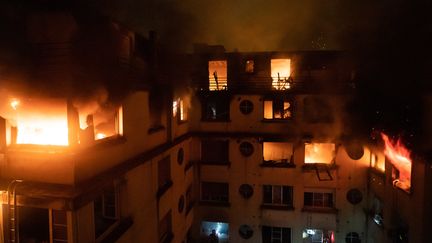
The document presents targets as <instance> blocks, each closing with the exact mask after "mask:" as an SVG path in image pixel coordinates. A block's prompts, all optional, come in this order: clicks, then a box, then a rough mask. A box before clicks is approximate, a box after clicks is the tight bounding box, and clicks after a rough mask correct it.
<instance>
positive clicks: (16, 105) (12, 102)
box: [10, 99, 20, 110]
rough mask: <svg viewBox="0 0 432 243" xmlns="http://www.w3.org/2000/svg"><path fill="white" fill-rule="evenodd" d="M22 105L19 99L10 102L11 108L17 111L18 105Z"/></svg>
mask: <svg viewBox="0 0 432 243" xmlns="http://www.w3.org/2000/svg"><path fill="white" fill-rule="evenodd" d="M19 104H20V101H19V100H17V99H14V100H12V101H11V102H10V106H11V107H12V109H14V110H16V109H17V108H18V105H19Z"/></svg>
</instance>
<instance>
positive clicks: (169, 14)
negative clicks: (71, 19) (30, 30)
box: [91, 0, 406, 51]
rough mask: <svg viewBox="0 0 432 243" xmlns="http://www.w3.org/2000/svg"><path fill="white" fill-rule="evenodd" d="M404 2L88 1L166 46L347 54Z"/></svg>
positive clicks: (294, 0)
mask: <svg viewBox="0 0 432 243" xmlns="http://www.w3.org/2000/svg"><path fill="white" fill-rule="evenodd" d="M405 2H406V1H402V0H392V1H386V0H385V1H358V0H350V1H347V0H302V1H298V0H236V1H233V0H201V1H197V0H110V1H105V0H92V1H91V4H92V5H94V6H96V7H98V8H100V9H102V11H103V12H104V13H106V14H108V15H111V16H113V17H114V18H116V19H118V20H119V21H122V22H124V23H125V24H126V25H128V26H130V27H131V28H133V29H137V30H138V31H140V32H142V33H146V32H147V31H148V30H156V31H157V32H158V33H159V34H160V37H161V39H162V41H164V42H165V43H169V44H172V45H177V46H178V47H181V48H187V49H190V47H191V44H192V43H197V42H199V43H208V44H218V45H224V46H225V47H226V49H227V50H228V51H233V50H235V49H238V50H240V51H264V50H299V49H302V50H304V49H306V50H308V49H346V48H349V47H350V45H351V43H350V42H351V41H353V40H356V39H358V38H361V35H369V34H373V33H374V31H375V30H376V28H377V26H380V25H384V24H388V23H386V22H388V21H389V20H390V21H391V20H392V19H393V18H395V16H397V15H398V14H399V13H398V12H399V11H404V8H405V6H404V5H405Z"/></svg>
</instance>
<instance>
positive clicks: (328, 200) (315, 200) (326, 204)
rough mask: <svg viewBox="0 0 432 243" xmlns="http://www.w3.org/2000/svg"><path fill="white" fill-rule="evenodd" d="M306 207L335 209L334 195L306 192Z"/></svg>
mask: <svg viewBox="0 0 432 243" xmlns="http://www.w3.org/2000/svg"><path fill="white" fill-rule="evenodd" d="M304 206H307V207H319V208H333V193H328V192H305V193H304Z"/></svg>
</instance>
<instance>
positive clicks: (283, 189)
mask: <svg viewBox="0 0 432 243" xmlns="http://www.w3.org/2000/svg"><path fill="white" fill-rule="evenodd" d="M266 188H268V189H271V190H270V191H266ZM262 190H263V194H262V197H263V198H262V206H263V207H266V206H277V207H287V208H293V206H294V204H293V203H294V188H293V186H287V185H267V184H266V185H263V187H262ZM277 191H279V195H280V200H279V202H277V201H276V199H275V192H277ZM269 193H271V199H269V198H266V197H267V196H268V194H269ZM286 193H288V194H286ZM285 200H287V202H286V203H284V201H285Z"/></svg>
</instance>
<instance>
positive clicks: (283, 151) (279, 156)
mask: <svg viewBox="0 0 432 243" xmlns="http://www.w3.org/2000/svg"><path fill="white" fill-rule="evenodd" d="M263 155H264V163H272V164H273V163H292V155H293V144H292V143H282V142H264V143H263Z"/></svg>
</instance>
